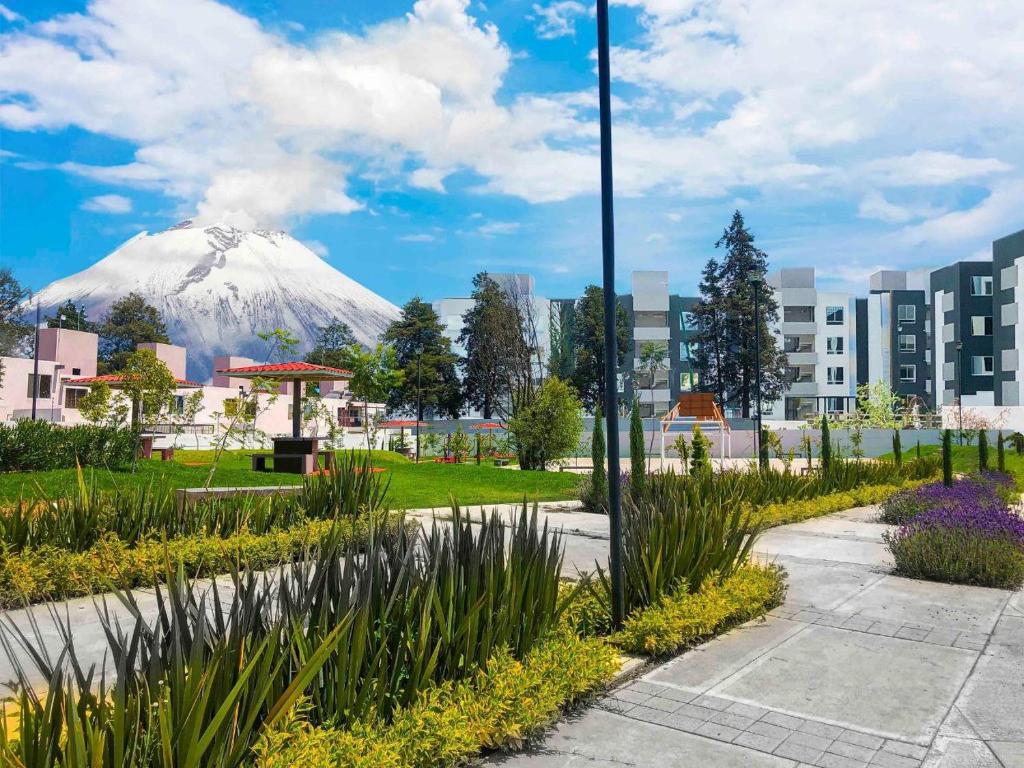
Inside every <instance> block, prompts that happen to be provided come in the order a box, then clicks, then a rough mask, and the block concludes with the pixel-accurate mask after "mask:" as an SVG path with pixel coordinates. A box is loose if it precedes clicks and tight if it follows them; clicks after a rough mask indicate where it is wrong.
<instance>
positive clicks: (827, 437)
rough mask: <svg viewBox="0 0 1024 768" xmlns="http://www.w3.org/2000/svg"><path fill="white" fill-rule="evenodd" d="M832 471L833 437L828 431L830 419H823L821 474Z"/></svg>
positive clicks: (824, 417) (825, 417)
mask: <svg viewBox="0 0 1024 768" xmlns="http://www.w3.org/2000/svg"><path fill="white" fill-rule="evenodd" d="M831 471H832V435H831V434H830V433H829V430H828V417H827V416H822V417H821V473H822V474H823V475H827V474H829V473H830V472H831Z"/></svg>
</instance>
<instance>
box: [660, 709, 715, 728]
mask: <svg viewBox="0 0 1024 768" xmlns="http://www.w3.org/2000/svg"><path fill="white" fill-rule="evenodd" d="M659 722H660V723H661V724H662V725H664V726H667V727H668V728H676V729H678V730H680V731H686V732H687V733H696V732H697V730H698V729H699V728H700V727H701V726H702V725H704V723H705V722H706V721H704V720H698V719H697V718H695V717H689V716H687V715H684V714H682V713H681V712H673V713H672V714H670V715H665V717H663V718H661V720H660V721H659Z"/></svg>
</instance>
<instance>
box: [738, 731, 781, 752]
mask: <svg viewBox="0 0 1024 768" xmlns="http://www.w3.org/2000/svg"><path fill="white" fill-rule="evenodd" d="M732 743H733V744H739V745H740V746H742V747H750V748H751V749H756V750H758V751H759V752H769V753H771V752H774V751H775V749H776V748H777V747H778V746H779V744H781V743H782V739H773V738H771V737H770V736H762V735H761V734H759V733H752V732H750V731H744V732H743V733H741V734H740V735H739V736H737V737H736V738H735V739H733V740H732Z"/></svg>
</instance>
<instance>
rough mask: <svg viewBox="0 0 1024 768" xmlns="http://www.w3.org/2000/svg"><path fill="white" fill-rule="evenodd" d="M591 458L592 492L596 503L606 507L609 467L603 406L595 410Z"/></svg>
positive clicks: (592, 497) (601, 507) (602, 507)
mask: <svg viewBox="0 0 1024 768" xmlns="http://www.w3.org/2000/svg"><path fill="white" fill-rule="evenodd" d="M590 458H591V460H592V462H593V466H594V471H593V473H592V474H591V475H590V493H591V499H592V500H593V502H594V504H596V505H599V507H600V509H605V508H606V507H607V503H608V468H607V467H605V465H604V425H603V423H602V417H601V408H600V406H598V408H597V410H596V411H595V412H594V434H593V435H592V436H591V440H590Z"/></svg>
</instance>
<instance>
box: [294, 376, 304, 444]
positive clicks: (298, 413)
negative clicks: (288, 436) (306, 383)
mask: <svg viewBox="0 0 1024 768" xmlns="http://www.w3.org/2000/svg"><path fill="white" fill-rule="evenodd" d="M301 436H302V379H294V380H293V381H292V437H301Z"/></svg>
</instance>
